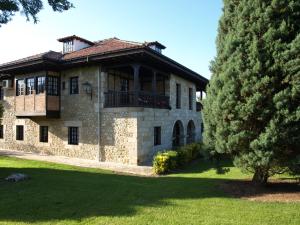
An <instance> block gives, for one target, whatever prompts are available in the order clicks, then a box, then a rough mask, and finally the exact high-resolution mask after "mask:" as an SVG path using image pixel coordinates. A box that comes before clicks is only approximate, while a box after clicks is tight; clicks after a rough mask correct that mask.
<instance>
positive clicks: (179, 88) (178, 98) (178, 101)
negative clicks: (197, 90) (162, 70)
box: [176, 84, 181, 109]
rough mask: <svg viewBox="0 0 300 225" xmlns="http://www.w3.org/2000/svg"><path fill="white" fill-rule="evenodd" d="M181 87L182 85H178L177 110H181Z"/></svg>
mask: <svg viewBox="0 0 300 225" xmlns="http://www.w3.org/2000/svg"><path fill="white" fill-rule="evenodd" d="M180 98H181V86H180V84H176V108H177V109H180V107H181V101H180Z"/></svg>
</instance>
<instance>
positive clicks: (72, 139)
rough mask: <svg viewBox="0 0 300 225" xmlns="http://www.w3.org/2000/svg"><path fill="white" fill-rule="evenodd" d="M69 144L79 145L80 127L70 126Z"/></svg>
mask: <svg viewBox="0 0 300 225" xmlns="http://www.w3.org/2000/svg"><path fill="white" fill-rule="evenodd" d="M68 145H79V127H68Z"/></svg>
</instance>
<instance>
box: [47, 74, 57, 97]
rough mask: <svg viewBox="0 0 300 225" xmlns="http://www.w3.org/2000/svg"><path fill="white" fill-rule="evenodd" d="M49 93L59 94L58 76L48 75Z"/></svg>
mask: <svg viewBox="0 0 300 225" xmlns="http://www.w3.org/2000/svg"><path fill="white" fill-rule="evenodd" d="M47 82H48V83H47V94H48V95H53V96H57V95H58V77H53V76H49V77H47Z"/></svg>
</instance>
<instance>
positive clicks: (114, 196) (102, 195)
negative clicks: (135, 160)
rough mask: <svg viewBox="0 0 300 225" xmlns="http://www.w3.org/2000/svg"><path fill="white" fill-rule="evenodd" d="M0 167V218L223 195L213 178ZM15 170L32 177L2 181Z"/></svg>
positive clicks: (117, 209)
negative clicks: (12, 181) (13, 181)
mask: <svg viewBox="0 0 300 225" xmlns="http://www.w3.org/2000/svg"><path fill="white" fill-rule="evenodd" d="M94 171H95V172H91V171H90V170H89V171H76V170H58V169H51V168H1V169H0V180H1V182H0V198H1V206H0V220H8V221H15V222H20V221H22V222H29V223H30V222H39V221H40V222H42V221H51V220H62V219H74V220H81V219H83V218H87V217H92V216H111V217H114V216H131V215H134V214H135V213H136V207H139V206H147V207H155V206H164V205H168V204H171V203H170V201H168V200H171V199H199V200H201V199H205V198H215V197H226V195H225V194H224V193H223V192H222V191H220V190H219V189H218V186H217V185H216V181H215V180H214V179H205V178H203V179H202V178H181V177H137V176H129V175H118V174H112V173H110V172H103V171H100V170H94ZM14 172H20V173H25V174H27V175H29V176H30V177H31V178H30V179H29V180H26V181H22V182H18V183H10V182H7V181H4V180H3V178H5V177H6V176H8V175H10V174H11V173H14Z"/></svg>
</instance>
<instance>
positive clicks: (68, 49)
mask: <svg viewBox="0 0 300 225" xmlns="http://www.w3.org/2000/svg"><path fill="white" fill-rule="evenodd" d="M72 51H73V40H71V41H66V42H64V44H63V52H64V53H67V52H72Z"/></svg>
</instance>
